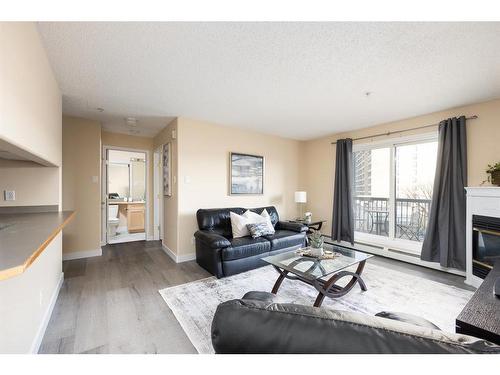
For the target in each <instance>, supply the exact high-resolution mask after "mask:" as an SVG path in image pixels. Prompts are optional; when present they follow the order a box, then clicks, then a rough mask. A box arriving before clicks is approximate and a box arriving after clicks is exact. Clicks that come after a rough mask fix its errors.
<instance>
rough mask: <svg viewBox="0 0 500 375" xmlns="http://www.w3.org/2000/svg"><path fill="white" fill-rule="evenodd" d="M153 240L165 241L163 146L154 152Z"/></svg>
mask: <svg viewBox="0 0 500 375" xmlns="http://www.w3.org/2000/svg"><path fill="white" fill-rule="evenodd" d="M153 153H154V154H153V187H154V188H153V202H154V205H153V217H154V222H153V239H154V240H162V239H163V191H162V190H163V189H162V188H163V183H162V182H163V179H162V175H163V173H162V172H163V166H162V164H163V162H162V153H163V146H158V147H157V148H156V149H155V150H154V151H153Z"/></svg>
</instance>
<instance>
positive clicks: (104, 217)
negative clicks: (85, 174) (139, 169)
mask: <svg viewBox="0 0 500 375" xmlns="http://www.w3.org/2000/svg"><path fill="white" fill-rule="evenodd" d="M109 150H116V151H130V152H143V153H144V154H145V155H146V182H145V189H146V195H145V196H146V220H145V222H146V225H145V228H144V236H145V240H146V241H148V240H151V238H152V237H153V236H152V233H150V230H149V177H150V171H149V168H150V165H149V163H150V159H151V155H150V151H149V150H143V149H139V148H133V147H119V146H110V145H102V184H101V187H102V189H101V246H104V245H106V244H107V243H108V151H109Z"/></svg>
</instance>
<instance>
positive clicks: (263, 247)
mask: <svg viewBox="0 0 500 375" xmlns="http://www.w3.org/2000/svg"><path fill="white" fill-rule="evenodd" d="M264 209H266V210H267V212H268V213H269V215H270V216H271V222H272V223H273V226H274V229H275V233H274V234H273V235H268V236H263V237H259V238H255V239H254V238H252V237H250V236H248V237H241V238H233V236H232V231H231V219H230V214H229V213H230V212H231V211H232V212H234V213H236V214H238V215H242V214H243V213H244V212H245V211H246V210H247V209H246V208H241V207H233V208H214V209H200V210H198V212H197V213H196V219H197V220H198V228H199V230H198V231H197V232H196V233H195V234H194V237H195V240H196V262H197V263H198V264H199V265H200V266H201V267H203V268H204V269H206V270H207V271H208V272H210V273H211V274H213V275H215V276H217V277H218V278H221V277H224V276H230V275H234V274H237V273H240V272H244V271H248V270H251V269H254V268H258V267H261V266H264V265H266V263H265V262H264V261H263V260H262V259H261V258H263V257H265V256H267V255H270V254H279V253H281V252H285V251H290V250H294V249H298V248H300V247H302V246H304V245H305V238H306V231H307V227H306V226H304V225H302V224H297V223H290V222H285V221H280V220H279V215H278V211H276V208H275V207H274V206H269V207H259V208H252V209H250V211H253V212H256V213H258V214H260V213H262V211H263V210H264Z"/></svg>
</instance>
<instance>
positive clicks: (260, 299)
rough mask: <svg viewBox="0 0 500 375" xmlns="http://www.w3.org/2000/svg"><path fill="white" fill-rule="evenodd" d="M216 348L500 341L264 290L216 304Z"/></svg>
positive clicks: (400, 349) (429, 347)
mask: <svg viewBox="0 0 500 375" xmlns="http://www.w3.org/2000/svg"><path fill="white" fill-rule="evenodd" d="M212 345H213V347H214V350H215V352H216V353H227V354H229V353H235V354H243V353H261V354H267V353H275V354H286V353H295V354H299V353H312V354H326V353H329V354H337V353H338V354H434V353H439V354H445V353H456V354H467V353H473V354H481V353H496V354H500V346H497V345H495V344H492V343H490V342H488V341H484V340H480V339H477V338H475V337H472V336H465V335H459V334H453V333H447V332H443V331H441V330H439V328H438V327H436V326H435V325H434V324H432V323H431V322H429V321H427V320H425V319H423V318H420V317H416V316H413V315H410V314H403V313H390V312H382V313H379V314H377V315H376V316H369V315H366V314H361V313H353V312H347V311H338V310H330V309H327V308H318V307H312V306H303V305H296V304H284V303H277V297H276V296H275V295H273V294H271V293H267V292H248V293H247V294H245V295H244V296H243V298H242V299H237V300H232V301H227V302H224V303H222V304H220V305H219V306H218V307H217V311H216V313H215V316H214V319H213V322H212Z"/></svg>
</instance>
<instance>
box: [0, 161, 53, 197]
mask: <svg viewBox="0 0 500 375" xmlns="http://www.w3.org/2000/svg"><path fill="white" fill-rule="evenodd" d="M4 190H14V191H15V192H16V200H15V201H5V200H4V195H3V191H4ZM0 192H2V194H1V196H0V207H4V206H46V205H56V206H57V205H58V204H59V167H44V166H41V165H40V164H37V163H34V162H32V161H15V160H3V159H0Z"/></svg>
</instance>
